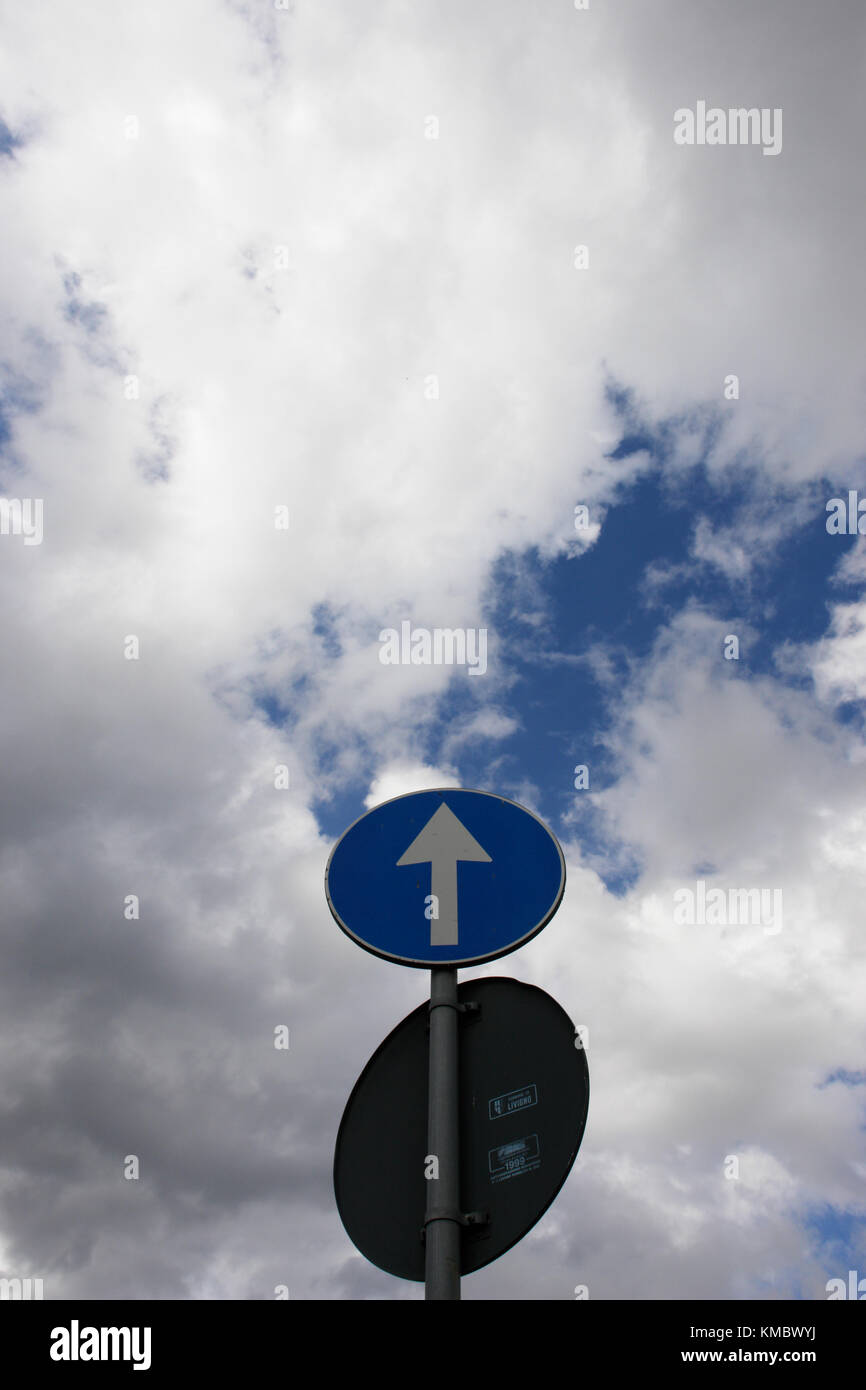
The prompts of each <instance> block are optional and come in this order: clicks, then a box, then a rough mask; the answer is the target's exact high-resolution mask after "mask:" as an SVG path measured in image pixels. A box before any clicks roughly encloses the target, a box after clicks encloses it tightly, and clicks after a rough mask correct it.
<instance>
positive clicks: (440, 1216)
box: [421, 1208, 490, 1242]
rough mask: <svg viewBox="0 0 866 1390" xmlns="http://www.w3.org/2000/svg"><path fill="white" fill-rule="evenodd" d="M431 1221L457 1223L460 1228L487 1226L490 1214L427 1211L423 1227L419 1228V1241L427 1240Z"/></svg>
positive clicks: (482, 1212) (487, 1212) (443, 1210)
mask: <svg viewBox="0 0 866 1390" xmlns="http://www.w3.org/2000/svg"><path fill="white" fill-rule="evenodd" d="M431 1221H459V1223H460V1225H461V1226H487V1225H488V1224H489V1222H490V1212H489V1211H451V1210H450V1209H449V1210H447V1211H446V1210H445V1209H444V1208H443V1209H442V1210H438V1209H436V1210H434V1211H428V1213H427V1216H426V1218H425V1221H424V1225H423V1226H422V1227H421V1240H422V1241H424V1242H426V1240H427V1227H428V1226H429V1225H430V1222H431Z"/></svg>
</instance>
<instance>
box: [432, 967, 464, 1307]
mask: <svg viewBox="0 0 866 1390" xmlns="http://www.w3.org/2000/svg"><path fill="white" fill-rule="evenodd" d="M429 1008H430V1045H429V1046H430V1051H429V1092H428V1104H427V1162H428V1167H430V1166H432V1165H431V1163H430V1161H431V1159H436V1161H437V1163H436V1168H434V1169H433V1171H434V1172H436V1169H437V1168H438V1175H437V1176H436V1177H433V1176H431V1177H430V1179H429V1181H428V1183H427V1210H426V1215H425V1222H424V1230H425V1241H426V1246H425V1261H424V1266H425V1267H424V1275H425V1286H426V1292H425V1298H426V1299H428V1300H430V1299H459V1298H460V1136H459V1124H458V1074H457V1055H458V1024H459V1014H458V1007H457V970H456V969H455V968H454V967H453V966H444V967H434V968H433V969H432V970H431V971H430V1005H429Z"/></svg>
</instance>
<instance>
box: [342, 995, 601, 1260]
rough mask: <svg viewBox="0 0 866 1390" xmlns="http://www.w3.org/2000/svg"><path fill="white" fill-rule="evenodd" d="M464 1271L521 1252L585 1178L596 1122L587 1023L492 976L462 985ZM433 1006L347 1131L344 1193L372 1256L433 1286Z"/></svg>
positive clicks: (350, 1117) (359, 1240) (410, 1025)
mask: <svg viewBox="0 0 866 1390" xmlns="http://www.w3.org/2000/svg"><path fill="white" fill-rule="evenodd" d="M458 995H459V999H460V1002H461V1004H467V1003H470V1002H472V1003H476V1004H478V1006H479V1008H478V1010H477V1012H474V1011H473V1012H468V1013H462V1014H461V1016H460V1127H461V1128H460V1132H461V1169H460V1197H461V1207H462V1210H463V1211H464V1212H475V1211H480V1212H486V1213H487V1214H488V1217H489V1220H488V1221H487V1223H486V1224H484V1225H481V1226H477V1227H475V1226H465V1227H464V1228H463V1232H462V1236H461V1274H471V1273H472V1271H473V1270H476V1269H481V1268H483V1266H484V1265H487V1264H490V1262H491V1261H492V1260H495V1259H497V1258H498V1257H499V1256H500V1255H502V1254H503V1253H504V1252H505V1251H506V1250H509V1249H510V1248H511V1246H512V1245H515V1244H516V1243H517V1241H519V1240H520V1239H521V1238H522V1237H523V1236H525V1235H526V1233H527V1231H529V1230H531V1229H532V1227H533V1226H534V1225H535V1223H536V1221H538V1220H539V1218H540V1217H541V1216H543V1214H544V1212H545V1211H546V1210H547V1208H548V1207H549V1206H550V1204H551V1202H552V1201H553V1199H554V1198H555V1197H556V1195H557V1193H558V1192H559V1190H560V1188H561V1187H562V1184H563V1183H564V1182H565V1179H566V1177H567V1176H568V1173H569V1171H570V1169H571V1166H572V1164H573V1163H574V1160H575V1158H576V1156H577V1151H578V1149H579V1147H580V1142H581V1139H582V1138H583V1132H584V1127H585V1125H586V1117H587V1110H588V1107H589V1068H588V1066H587V1061H586V1053H585V1051H584V1050H583V1047H582V1046H581V1045H580V1039H579V1038H578V1036H577V1033H576V1030H575V1027H574V1024H573V1023H572V1022H571V1019H570V1018H569V1017H568V1015H567V1014H566V1012H565V1011H564V1009H562V1008H561V1007H560V1006H559V1004H557V1003H556V1001H555V1000H554V999H551V997H550V995H549V994H546V993H545V992H544V990H541V989H538V988H536V986H534V985H527V984H522V983H521V982H520V981H518V980H510V979H502V978H498V977H492V978H488V979H480V980H468V981H465V982H464V983H462V984H460V985H459V986H458ZM426 1152H427V1004H426V1003H424V1004H422V1005H421V1007H420V1008H418V1009H415V1010H414V1011H413V1012H412V1013H411V1014H409V1015H408V1017H406V1018H404V1019H403V1021H402V1023H399V1024H398V1025H397V1027H396V1028H395V1029H394V1030H393V1032H392V1033H390V1034H389V1035H388V1037H387V1038H386V1039H385V1041H384V1042H383V1043H382V1044H381V1046H380V1047H379V1048H377V1050H376V1052H374V1054H373V1056H372V1057H371V1058H370V1061H369V1062H368V1063H367V1065H366V1067H365V1068H364V1070H363V1072H362V1073H361V1075H360V1077H359V1078H358V1081H357V1082H356V1084H355V1088H354V1090H353V1091H352V1094H351V1096H350V1097H349V1100H348V1103H347V1105H346V1109H345V1111H344V1113H343V1118H342V1121H341V1124H340V1129H339V1133H338V1135H337V1146H336V1153H335V1156H334V1191H335V1194H336V1198H337V1207H338V1209H339V1212H340V1217H341V1219H342V1222H343V1225H344V1226H345V1228H346V1231H347V1233H348V1235H349V1237H350V1238H351V1240H352V1241H353V1243H354V1244H355V1245H356V1246H357V1248H358V1249H359V1250H360V1251H361V1253H362V1255H365V1256H366V1258H367V1259H368V1260H370V1261H371V1262H372V1263H373V1264H375V1265H377V1266H378V1267H379V1268H380V1269H384V1270H386V1271H387V1273H389V1274H394V1275H397V1276H398V1277H399V1278H401V1279H414V1280H419V1281H420V1280H423V1279H424V1243H423V1239H422V1234H421V1233H422V1229H423V1225H424V1214H425V1206H426V1198H427V1186H428V1184H427V1181H426V1180H425V1177H424V1159H425V1156H426Z"/></svg>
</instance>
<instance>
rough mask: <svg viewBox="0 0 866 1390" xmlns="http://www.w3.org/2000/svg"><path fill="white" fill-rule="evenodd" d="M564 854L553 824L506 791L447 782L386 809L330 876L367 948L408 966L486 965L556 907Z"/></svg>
mask: <svg viewBox="0 0 866 1390" xmlns="http://www.w3.org/2000/svg"><path fill="white" fill-rule="evenodd" d="M564 888H565V860H564V859H563V855H562V850H561V849H560V847H559V844H558V842H557V840H556V839H555V837H554V836H553V834H552V833H551V832H550V831H549V830H548V829H547V826H546V825H544V824H543V823H542V821H540V820H539V819H538V817H537V816H535V815H533V813H532V812H531V811H527V810H526V808H525V807H523V806H519V805H518V804H517V802H516V801H509V800H508V799H507V798H506V797H504V796H495V795H494V794H493V793H491V792H480V791H469V790H464V789H462V788H454V787H446V788H437V789H436V790H433V791H423V792H412V793H410V794H409V795H408V796H399V797H395V798H394V800H392V801H385V802H383V803H382V805H381V806H375V807H373V809H372V810H371V811H368V812H367V814H366V815H364V816H362V817H361V818H360V820H357V821H355V823H354V825H352V826H350V827H349V829H348V830H347V831H346V832H345V834H344V835H343V836H342V838H341V839H340V840H338V841H337V844H336V845H335V846H334V849H333V851H332V853H331V857H330V859H329V860H328V867H327V870H326V872H325V892H326V894H327V898H328V906H329V907H330V909H331V912H332V914H333V916H334V918H335V919H336V921H337V922H338V924H339V925H340V926H341V927H342V929H343V931H345V932H346V933H347V935H348V936H350V937H351V938H352V939H353V941H356V942H357V943H358V945H360V946H363V947H364V948H365V949H366V950H368V951H372V952H373V954H374V955H377V956H383V957H384V958H385V959H386V960H392V961H398V962H399V963H400V964H402V965H416V966H425V967H426V966H441V965H454V966H459V965H469V964H476V965H477V964H480V962H482V961H485V960H494V959H495V958H496V957H497V956H502V955H505V954H506V953H507V952H508V951H513V950H515V948H516V947H518V946H522V945H523V944H524V942H526V941H528V940H529V939H530V937H532V936H534V935H535V934H536V932H539V931H540V930H541V928H542V927H543V926H545V925H546V923H547V922H549V921H550V918H551V917H552V916H553V914H554V912H555V911H556V909H557V907H558V906H559V903H560V901H561V899H562V894H563V890H564Z"/></svg>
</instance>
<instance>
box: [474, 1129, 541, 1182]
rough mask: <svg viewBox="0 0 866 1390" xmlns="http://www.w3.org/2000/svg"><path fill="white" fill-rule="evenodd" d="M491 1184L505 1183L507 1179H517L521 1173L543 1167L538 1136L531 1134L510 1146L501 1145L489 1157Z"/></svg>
mask: <svg viewBox="0 0 866 1390" xmlns="http://www.w3.org/2000/svg"><path fill="white" fill-rule="evenodd" d="M487 1165H488V1168H489V1170H490V1181H491V1182H504V1181H505V1179H506V1178H517V1177H519V1176H520V1174H521V1173H531V1172H532V1170H533V1169H534V1168H539V1167H540V1166H541V1154H540V1150H539V1144H538V1135H537V1134H530V1135H527V1137H526V1138H525V1139H513V1140H512V1141H511V1143H510V1144H500V1145H499V1147H498V1148H497V1149H491V1150H490V1151H489V1153H488V1155H487Z"/></svg>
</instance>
